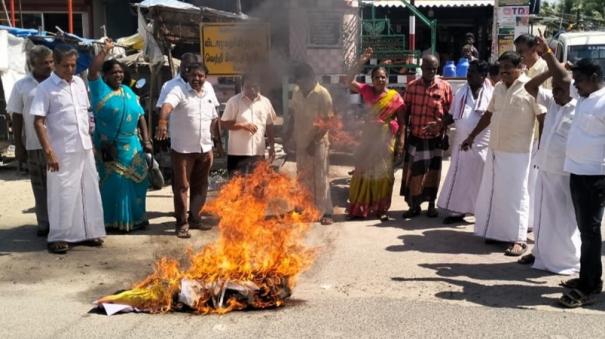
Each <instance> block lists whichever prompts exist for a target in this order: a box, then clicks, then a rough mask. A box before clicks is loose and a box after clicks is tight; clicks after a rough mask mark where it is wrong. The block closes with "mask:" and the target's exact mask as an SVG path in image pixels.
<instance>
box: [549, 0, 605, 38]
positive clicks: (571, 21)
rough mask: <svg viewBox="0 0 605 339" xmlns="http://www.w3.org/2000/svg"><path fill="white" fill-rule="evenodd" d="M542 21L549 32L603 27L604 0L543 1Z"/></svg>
mask: <svg viewBox="0 0 605 339" xmlns="http://www.w3.org/2000/svg"><path fill="white" fill-rule="evenodd" d="M540 16H541V17H542V18H543V23H544V24H545V25H546V26H547V27H548V28H549V30H550V31H551V32H555V33H556V32H560V31H575V30H598V29H605V0H560V1H559V2H557V3H555V4H551V3H547V2H544V3H543V4H542V6H541V8H540Z"/></svg>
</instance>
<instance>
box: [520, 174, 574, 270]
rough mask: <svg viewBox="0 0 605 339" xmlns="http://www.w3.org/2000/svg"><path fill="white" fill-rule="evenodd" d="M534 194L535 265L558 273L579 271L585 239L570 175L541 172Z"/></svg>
mask: <svg viewBox="0 0 605 339" xmlns="http://www.w3.org/2000/svg"><path fill="white" fill-rule="evenodd" d="M534 197H535V204H534V208H535V210H534V225H533V226H534V236H535V245H534V248H533V250H532V253H533V255H534V257H535V258H536V261H535V262H534V265H533V267H534V268H536V269H540V270H546V271H550V272H553V273H557V274H574V273H577V272H579V270H580V244H581V241H580V232H579V231H578V226H577V223H576V218H575V212H574V207H573V203H572V200H571V193H570V188H569V174H556V173H549V172H545V171H539V173H538V177H537V179H536V190H535V196H534Z"/></svg>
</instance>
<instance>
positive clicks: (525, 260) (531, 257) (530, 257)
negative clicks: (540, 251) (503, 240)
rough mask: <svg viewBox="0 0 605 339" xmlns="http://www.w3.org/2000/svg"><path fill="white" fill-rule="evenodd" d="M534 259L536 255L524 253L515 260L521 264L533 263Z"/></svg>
mask: <svg viewBox="0 0 605 339" xmlns="http://www.w3.org/2000/svg"><path fill="white" fill-rule="evenodd" d="M535 261H536V257H534V255H533V254H531V253H530V254H526V255H524V256H522V257H521V258H520V259H519V260H517V262H518V263H519V264H521V265H533V264H534V262H535Z"/></svg>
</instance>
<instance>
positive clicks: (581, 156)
mask: <svg viewBox="0 0 605 339" xmlns="http://www.w3.org/2000/svg"><path fill="white" fill-rule="evenodd" d="M572 72H573V79H574V86H575V87H576V89H577V90H578V94H579V95H580V98H579V99H578V104H577V106H576V114H575V116H574V120H573V123H572V124H571V129H570V131H569V136H568V138H567V149H566V153H565V171H567V172H569V173H571V175H570V188H571V198H572V201H573V205H574V210H575V214H576V221H577V223H578V228H579V230H580V238H581V241H582V245H581V251H580V252H581V253H580V277H579V279H572V280H569V281H566V282H565V283H564V286H565V287H568V288H570V289H571V290H569V291H567V292H565V293H564V294H563V296H562V297H561V298H560V299H559V302H560V303H561V304H562V305H563V306H565V307H570V308H573V307H580V306H584V305H588V304H590V303H591V302H592V301H593V300H594V299H593V298H594V296H595V294H597V293H600V292H601V290H602V289H603V281H602V280H601V275H602V273H603V272H602V266H601V255H602V254H601V246H602V243H601V241H602V239H601V221H602V219H603V210H604V207H605V82H604V81H603V69H602V68H601V66H600V65H599V64H598V63H597V62H596V61H594V60H590V59H582V60H580V61H578V62H577V63H576V64H575V65H574V66H573V67H572Z"/></svg>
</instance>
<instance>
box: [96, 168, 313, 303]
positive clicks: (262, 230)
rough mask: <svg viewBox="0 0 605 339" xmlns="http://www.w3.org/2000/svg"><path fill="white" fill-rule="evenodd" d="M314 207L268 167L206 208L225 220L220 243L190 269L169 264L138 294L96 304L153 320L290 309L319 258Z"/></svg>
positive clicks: (159, 265) (239, 180) (197, 256)
mask: <svg viewBox="0 0 605 339" xmlns="http://www.w3.org/2000/svg"><path fill="white" fill-rule="evenodd" d="M311 201H312V200H311V199H310V197H309V194H308V192H307V191H306V190H305V189H304V188H302V186H300V185H299V184H298V183H297V181H296V179H294V178H290V177H288V176H286V175H284V174H280V173H277V172H275V171H273V170H272V169H271V168H270V167H269V165H268V164H266V163H263V164H261V165H259V166H258V167H257V169H256V170H255V171H254V173H252V174H251V175H249V176H245V177H244V176H242V177H236V178H234V179H232V180H231V181H229V182H228V183H227V184H226V185H225V186H224V187H223V188H222V190H221V191H220V192H219V194H218V197H217V198H216V199H215V200H213V201H211V202H209V203H208V204H207V205H206V207H205V208H204V210H205V211H206V212H210V213H213V214H216V215H217V216H219V217H220V222H219V225H218V229H219V236H218V239H217V240H216V241H215V242H214V243H212V244H209V245H207V246H205V247H204V248H202V249H201V250H200V251H199V252H197V253H189V255H188V265H187V267H186V268H183V267H181V266H180V265H179V263H178V261H177V260H175V259H171V258H162V259H160V260H159V261H158V262H156V264H155V269H154V272H153V273H152V274H150V275H149V276H148V277H147V278H145V279H144V280H143V281H142V282H140V283H138V284H135V285H134V286H133V288H132V289H131V290H128V291H125V292H122V293H119V294H115V295H111V296H107V297H103V298H101V299H99V300H97V301H96V303H97V304H98V305H100V304H103V303H116V304H125V305H130V306H132V307H134V308H137V309H140V310H143V311H147V312H152V313H160V312H168V311H171V310H180V309H182V308H187V307H189V308H191V309H192V310H193V311H194V312H196V313H201V314H208V313H219V314H220V313H226V312H230V311H233V310H241V309H245V308H256V309H259V308H267V307H276V306H282V305H284V303H285V300H286V299H287V298H288V297H289V296H290V294H291V290H292V288H293V287H294V285H295V283H296V278H297V276H298V275H299V274H300V273H301V272H302V271H304V270H305V269H307V268H308V267H310V265H311V264H312V263H313V260H314V258H315V255H316V250H315V249H313V248H310V247H307V246H305V244H304V243H303V240H304V236H305V234H306V233H307V231H308V228H309V226H310V223H311V222H313V221H314V220H317V218H318V217H319V212H318V211H317V210H316V209H315V208H314V207H313V204H312V202H311Z"/></svg>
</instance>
